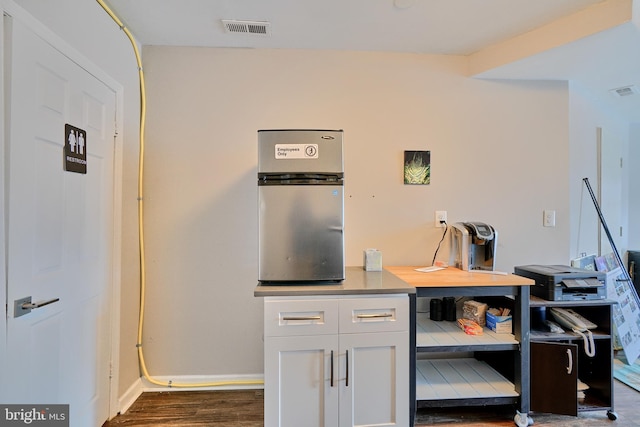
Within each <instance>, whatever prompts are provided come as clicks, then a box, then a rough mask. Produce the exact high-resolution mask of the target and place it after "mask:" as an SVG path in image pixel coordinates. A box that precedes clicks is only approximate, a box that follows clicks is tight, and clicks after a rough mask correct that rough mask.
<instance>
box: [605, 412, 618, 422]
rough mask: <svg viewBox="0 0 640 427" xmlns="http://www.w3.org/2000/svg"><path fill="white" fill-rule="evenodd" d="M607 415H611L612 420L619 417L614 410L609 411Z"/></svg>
mask: <svg viewBox="0 0 640 427" xmlns="http://www.w3.org/2000/svg"><path fill="white" fill-rule="evenodd" d="M607 417H609V419H610V420H611V421H615V420H617V419H618V414H616V413H615V412H613V411H607Z"/></svg>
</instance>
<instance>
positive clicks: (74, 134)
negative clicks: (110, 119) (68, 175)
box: [64, 123, 87, 174]
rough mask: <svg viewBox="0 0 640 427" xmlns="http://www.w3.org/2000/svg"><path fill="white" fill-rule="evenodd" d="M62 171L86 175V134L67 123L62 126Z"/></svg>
mask: <svg viewBox="0 0 640 427" xmlns="http://www.w3.org/2000/svg"><path fill="white" fill-rule="evenodd" d="M64 170H65V171H67V172H76V173H85V174H86V173H87V132H86V131H85V130H82V129H80V128H77V127H75V126H71V125H70V124H68V123H67V124H65V125H64Z"/></svg>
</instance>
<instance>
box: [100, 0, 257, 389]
mask: <svg viewBox="0 0 640 427" xmlns="http://www.w3.org/2000/svg"><path fill="white" fill-rule="evenodd" d="M96 1H97V2H98V4H100V6H102V8H103V9H104V10H105V12H107V13H108V14H109V16H110V17H111V18H112V19H113V20H114V21H115V23H116V24H118V26H119V27H120V29H121V30H122V31H124V33H125V34H126V35H127V38H128V39H129V41H130V42H131V45H132V46H133V51H134V53H135V56H136V62H137V65H138V75H139V78H140V158H139V161H138V244H139V247H140V314H139V317H138V339H137V344H136V347H137V349H138V360H139V362H140V369H141V371H142V375H143V376H144V378H145V379H146V380H147V381H149V382H150V383H152V384H155V385H159V386H164V387H181V388H187V387H220V386H227V385H252V384H255V385H260V384H264V381H262V380H233V381H217V382H208V383H174V382H173V381H159V380H156V379H154V378H152V377H151V376H150V375H149V372H148V371H147V366H146V363H145V361H144V352H143V350H142V330H143V325H144V309H145V292H146V285H147V280H146V266H145V251H144V248H145V246H144V198H143V188H144V186H143V176H144V174H143V172H144V129H145V124H146V115H147V103H146V92H145V86H144V72H143V71H142V60H141V57H140V52H139V50H138V45H137V44H136V42H135V39H134V37H133V35H132V34H131V32H130V31H129V30H128V29H127V27H125V26H124V24H123V23H122V21H121V20H120V19H119V18H118V17H117V16H116V15H115V13H113V11H112V10H111V9H110V8H109V6H107V5H106V4H105V3H104V1H103V0H96Z"/></svg>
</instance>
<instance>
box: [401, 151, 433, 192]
mask: <svg viewBox="0 0 640 427" xmlns="http://www.w3.org/2000/svg"><path fill="white" fill-rule="evenodd" d="M404 183H405V184H409V185H428V184H430V183H431V151H405V152H404Z"/></svg>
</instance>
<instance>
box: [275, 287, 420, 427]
mask: <svg viewBox="0 0 640 427" xmlns="http://www.w3.org/2000/svg"><path fill="white" fill-rule="evenodd" d="M264 316H265V317H264V329H265V408H264V412H265V427H299V426H309V427H311V426H318V427H320V426H324V427H335V426H371V425H375V426H402V427H404V426H408V425H409V408H410V402H409V354H410V353H409V297H408V296H407V295H406V294H404V295H381V296H377V295H367V296H348V297H346V296H345V297H338V296H322V297H267V298H265V302H264Z"/></svg>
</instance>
